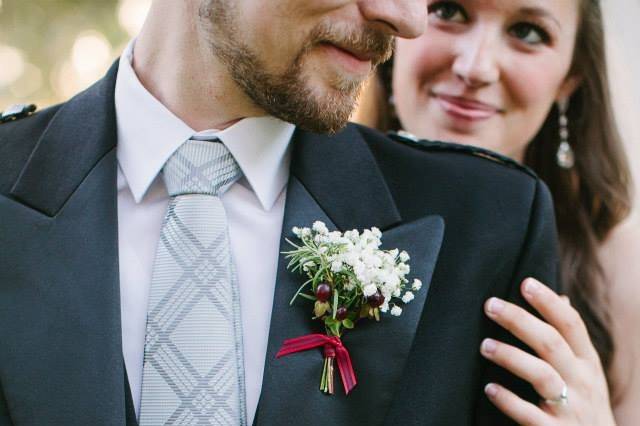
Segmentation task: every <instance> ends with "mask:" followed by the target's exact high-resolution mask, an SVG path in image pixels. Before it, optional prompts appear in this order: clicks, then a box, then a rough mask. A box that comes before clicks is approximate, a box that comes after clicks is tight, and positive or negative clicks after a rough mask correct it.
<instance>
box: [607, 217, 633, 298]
mask: <svg viewBox="0 0 640 426" xmlns="http://www.w3.org/2000/svg"><path fill="white" fill-rule="evenodd" d="M599 255H600V256H599V257H600V261H601V263H602V267H603V269H604V274H605V277H606V278H607V281H608V286H609V288H610V290H611V291H612V292H614V293H615V292H618V291H623V292H625V293H627V292H629V291H633V290H635V292H637V293H638V296H639V297H638V301H639V302H640V282H638V280H639V279H640V222H638V221H637V220H627V221H625V222H623V223H621V224H619V225H617V226H616V227H615V228H614V229H613V230H612V231H611V233H610V234H609V236H608V237H607V239H606V240H605V241H604V243H603V244H602V245H601V247H600V250H599Z"/></svg>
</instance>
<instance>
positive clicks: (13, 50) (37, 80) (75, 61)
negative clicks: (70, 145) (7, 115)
mask: <svg viewBox="0 0 640 426" xmlns="http://www.w3.org/2000/svg"><path fill="white" fill-rule="evenodd" d="M150 4H151V0H91V1H87V0H0V110H2V109H3V108H4V107H6V106H8V105H9V104H12V103H18V102H25V103H26V102H29V103H36V104H37V105H38V106H39V107H43V106H46V105H51V104H53V103H56V102H60V101H62V100H64V99H66V98H68V97H70V96H71V95H73V94H74V93H77V92H78V91H80V90H82V89H83V88H85V87H87V86H89V85H90V84H91V83H92V82H93V81H95V80H97V79H99V78H100V77H101V76H102V75H103V74H104V72H105V71H106V70H107V69H108V68H109V66H110V65H111V63H112V62H113V60H114V59H115V58H117V57H118V56H119V55H120V53H121V52H122V50H123V49H124V46H125V45H126V43H127V41H128V40H129V39H130V38H131V37H133V36H134V35H135V34H137V32H138V31H139V28H140V26H141V25H142V22H143V20H144V16H145V14H146V12H147V10H148V8H149V6H150Z"/></svg>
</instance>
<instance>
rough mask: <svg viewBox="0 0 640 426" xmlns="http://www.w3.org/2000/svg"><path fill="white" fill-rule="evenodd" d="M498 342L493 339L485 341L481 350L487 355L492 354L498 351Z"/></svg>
mask: <svg viewBox="0 0 640 426" xmlns="http://www.w3.org/2000/svg"><path fill="white" fill-rule="evenodd" d="M496 346H497V344H496V341H495V340H493V339H484V341H483V342H482V345H480V350H481V351H482V353H485V354H492V353H494V352H495V351H496Z"/></svg>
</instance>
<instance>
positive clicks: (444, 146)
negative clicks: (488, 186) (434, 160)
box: [388, 130, 538, 179]
mask: <svg viewBox="0 0 640 426" xmlns="http://www.w3.org/2000/svg"><path fill="white" fill-rule="evenodd" d="M388 136H389V137H390V138H391V139H393V140H395V141H398V142H401V143H404V144H406V145H410V146H413V147H416V148H419V149H422V150H424V151H446V152H457V153H462V154H468V155H473V156H476V157H480V158H484V159H486V160H490V161H493V162H496V163H499V164H502V165H503V166H506V167H509V168H512V169H516V170H520V171H522V172H525V173H526V174H528V175H529V176H532V177H534V178H536V179H537V178H538V176H537V175H536V173H535V172H534V171H533V170H531V169H530V168H529V167H527V166H524V165H522V164H520V163H518V162H517V161H515V160H513V159H512V158H509V157H506V156H504V155H502V154H498V153H497V152H493V151H490V150H488V149H484V148H479V147H477V146H471V145H462V144H457V143H452V142H440V141H430V140H426V139H419V138H418V137H417V136H415V135H413V134H411V133H409V132H405V131H404V130H400V131H397V132H389V134H388Z"/></svg>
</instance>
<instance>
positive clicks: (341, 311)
mask: <svg viewBox="0 0 640 426" xmlns="http://www.w3.org/2000/svg"><path fill="white" fill-rule="evenodd" d="M348 313H349V311H348V310H347V308H345V307H344V306H340V307H339V308H338V309H337V310H336V319H337V320H338V321H342V320H343V319H345V318H346V317H347V314H348Z"/></svg>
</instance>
